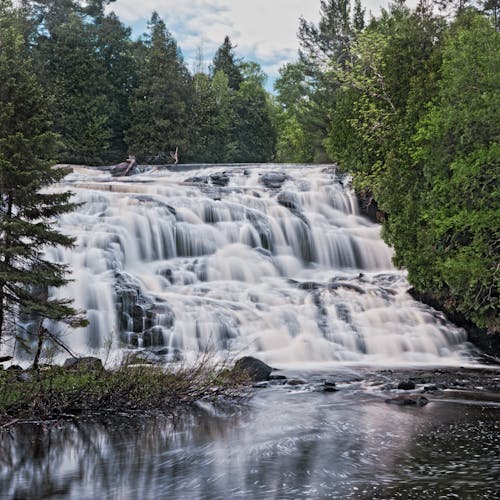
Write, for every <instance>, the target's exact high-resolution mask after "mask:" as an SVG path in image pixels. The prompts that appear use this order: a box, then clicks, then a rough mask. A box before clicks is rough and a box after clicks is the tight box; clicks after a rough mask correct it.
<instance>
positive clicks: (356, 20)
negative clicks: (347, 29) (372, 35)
mask: <svg viewBox="0 0 500 500" xmlns="http://www.w3.org/2000/svg"><path fill="white" fill-rule="evenodd" d="M365 12H366V9H363V7H362V5H361V0H354V13H353V19H352V27H353V30H354V32H355V33H361V32H362V31H363V30H364V29H365Z"/></svg>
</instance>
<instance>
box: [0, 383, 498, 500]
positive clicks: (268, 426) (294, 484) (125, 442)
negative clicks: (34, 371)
mask: <svg viewBox="0 0 500 500" xmlns="http://www.w3.org/2000/svg"><path fill="white" fill-rule="evenodd" d="M499 415H500V411H499V408H498V406H497V405H485V404H481V403H475V404H470V403H465V402H459V401H456V400H455V401H433V402H432V403H431V404H429V405H427V406H426V407H424V408H407V407H395V406H392V405H387V404H385V403H384V402H383V399H381V398H380V397H378V396H377V395H375V394H369V393H362V392H360V391H349V390H344V391H339V392H338V393H333V394H321V393H317V392H308V391H305V390H289V389H286V388H284V387H278V388H272V389H266V390H264V391H262V392H260V393H258V394H257V395H256V397H255V398H254V400H253V401H252V402H251V404H250V406H249V407H248V408H245V409H239V410H238V411H234V412H232V413H228V412H226V413H224V414H221V413H220V412H216V411H214V410H213V409H210V408H198V409H197V410H195V411H193V412H192V413H190V414H189V415H184V416H183V417H181V418H179V419H177V420H176V421H172V420H165V419H156V420H151V419H139V418H137V419H126V418H113V419H108V420H101V421H99V422H86V423H80V424H77V423H70V424H63V425H60V426H53V427H52V426H51V427H41V426H29V425H23V426H21V427H17V428H13V429H12V430H11V431H10V432H8V433H4V434H2V435H1V437H0V492H1V498H9V499H11V498H16V499H21V498H79V499H84V498H100V499H108V498H109V499H129V498H141V499H149V498H151V499H153V498H170V499H177V498H178V499H185V498H190V499H195V498H203V499H228V498H265V499H267V498H269V499H270V498H276V499H289V498H361V499H363V498H366V499H368V498H385V499H388V498H441V497H443V498H456V497H457V495H458V497H459V498H474V499H476V498H495V494H496V479H497V478H498V477H499V474H500V459H499V455H500V445H499V441H498V435H499V432H498V431H499V418H498V417H499Z"/></svg>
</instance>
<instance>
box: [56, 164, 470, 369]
mask: <svg viewBox="0 0 500 500" xmlns="http://www.w3.org/2000/svg"><path fill="white" fill-rule="evenodd" d="M68 188H70V189H71V190H72V191H73V192H74V193H75V198H74V200H75V201H76V202H78V203H80V204H81V205H80V207H79V208H78V209H77V210H76V211H75V212H73V213H70V214H66V215H64V216H63V217H62V218H61V227H62V229H63V231H64V232H66V233H68V234H71V235H73V236H75V237H76V243H77V244H76V248H74V249H71V250H68V249H60V248H55V249H50V250H49V251H48V253H49V258H51V259H53V260H56V261H59V262H65V263H67V264H68V265H69V266H70V268H71V269H72V275H71V279H72V280H73V281H71V282H70V283H69V284H68V285H67V286H66V287H64V288H62V289H58V290H54V291H52V293H53V294H55V295H57V296H60V297H73V298H74V299H75V305H76V307H78V308H82V309H85V310H87V314H88V319H89V321H90V324H89V326H88V327H87V328H84V329H79V330H77V331H75V332H68V333H67V335H65V337H64V340H65V342H67V343H68V344H69V345H70V347H71V348H72V349H74V350H75V351H76V352H88V351H89V350H97V351H98V350H100V349H104V348H105V346H106V345H107V344H110V345H112V346H113V348H116V349H120V348H122V347H134V348H137V347H138V348H151V349H153V350H154V351H155V352H157V353H159V354H161V355H165V356H170V357H174V358H175V357H182V356H185V355H188V354H189V353H196V352H198V351H201V350H204V349H206V348H214V349H215V350H218V351H230V352H234V353H241V354H243V353H246V354H248V353H249V354H254V355H257V356H258V357H260V358H261V359H263V360H265V361H268V362H274V363H280V362H281V363H299V362H321V361H324V362H331V361H341V362H363V363H364V362H391V361H392V362H427V363H432V362H436V361H439V362H440V363H442V362H443V361H444V360H449V359H459V356H460V351H461V350H463V347H464V342H465V332H464V331H463V330H461V329H459V328H457V327H455V326H454V325H452V324H450V323H448V322H446V321H445V319H444V318H443V317H442V315H440V314H439V313H437V312H436V311H434V310H432V309H431V308H429V307H427V306H425V305H423V304H420V303H418V302H416V301H414V300H413V299H412V298H411V297H410V295H409V294H408V293H407V290H408V288H409V285H408V283H407V281H406V278H405V273H404V272H402V271H399V270H396V269H395V268H394V267H393V266H392V264H391V257H392V252H391V249H390V248H389V247H388V246H386V245H385V243H384V242H383V241H382V240H381V238H380V227H379V226H378V225H376V224H373V223H371V222H370V221H369V220H367V219H366V218H364V217H362V216H360V215H359V213H358V204H357V200H356V197H355V195H354V193H353V191H352V190H351V188H350V187H349V183H348V179H347V178H346V177H345V176H339V175H337V174H336V172H335V169H334V168H333V167H331V166H330V167H328V166H292V165H251V166H244V167H243V166H232V167H231V166H224V165H220V166H209V167H203V168H202V167H199V168H193V169H192V170H190V171H184V170H180V168H179V169H175V168H174V167H172V168H171V169H169V170H167V169H156V170H154V169H152V170H150V171H149V172H144V173H142V174H139V175H135V176H133V177H124V178H113V177H111V175H110V174H109V172H106V171H100V170H96V169H84V168H79V169H76V170H75V171H74V172H73V173H72V174H70V175H69V176H68V177H67V178H66V179H65V181H64V183H63V184H62V185H61V186H59V187H58V188H57V189H68Z"/></svg>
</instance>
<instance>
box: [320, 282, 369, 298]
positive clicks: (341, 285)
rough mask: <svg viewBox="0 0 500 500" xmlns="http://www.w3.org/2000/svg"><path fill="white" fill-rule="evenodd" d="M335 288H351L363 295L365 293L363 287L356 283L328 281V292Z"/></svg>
mask: <svg viewBox="0 0 500 500" xmlns="http://www.w3.org/2000/svg"><path fill="white" fill-rule="evenodd" d="M337 288H345V289H346V290H353V291H355V292H358V293H360V294H362V295H364V294H365V293H366V292H365V291H364V290H363V288H361V287H360V286H358V285H354V284H352V283H343V282H341V283H328V290H330V292H333V291H334V290H336V289H337Z"/></svg>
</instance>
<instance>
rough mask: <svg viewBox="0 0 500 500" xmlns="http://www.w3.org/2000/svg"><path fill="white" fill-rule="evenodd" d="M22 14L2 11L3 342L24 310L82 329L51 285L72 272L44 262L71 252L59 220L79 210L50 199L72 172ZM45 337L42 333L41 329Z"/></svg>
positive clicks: (65, 200) (64, 198)
mask: <svg viewBox="0 0 500 500" xmlns="http://www.w3.org/2000/svg"><path fill="white" fill-rule="evenodd" d="M19 26H20V23H19V19H18V11H16V10H15V9H13V8H12V7H10V6H6V2H3V5H2V6H1V8H0V72H1V74H2V75H3V80H2V85H1V91H0V338H2V336H3V335H4V333H5V332H6V331H13V330H14V328H15V324H16V318H17V316H18V314H19V313H20V311H22V310H24V311H28V312H29V313H34V314H36V315H37V316H38V317H40V318H41V320H42V321H43V318H49V319H51V320H57V321H64V322H67V323H69V324H71V325H74V326H76V325H81V324H83V323H84V320H83V317H82V315H81V314H79V313H78V312H77V311H75V310H74V309H73V308H72V307H71V306H70V303H71V301H70V300H53V299H51V298H50V296H49V294H48V288H49V287H60V286H62V285H64V284H65V283H66V282H67V280H66V278H65V273H66V267H65V266H64V265H61V264H57V263H53V262H49V261H48V260H46V259H45V258H44V254H43V251H44V248H46V247H47V246H53V245H62V246H65V247H69V246H71V245H72V244H73V239H72V238H70V237H68V236H65V235H63V234H61V233H60V232H59V231H57V230H56V229H55V228H54V225H53V224H54V218H56V217H57V216H59V215H61V214H64V213H66V212H68V211H70V210H72V209H73V208H74V205H73V204H71V203H70V202H69V199H70V196H71V193H69V192H63V193H47V192H45V191H42V189H43V188H45V187H46V186H48V185H50V184H52V183H54V182H57V181H59V180H60V179H61V178H62V177H64V176H65V175H66V174H67V170H64V169H54V168H52V167H51V163H50V161H49V159H50V158H51V157H52V156H53V155H54V154H55V151H56V147H57V138H56V136H55V135H54V134H53V133H52V132H51V131H50V122H49V120H48V117H49V111H48V109H47V105H46V103H47V101H48V96H47V95H46V94H45V93H44V91H43V89H42V87H41V85H40V84H39V82H38V81H37V79H36V77H35V75H34V74H33V62H32V59H31V57H30V52H29V49H28V45H27V43H26V41H25V39H24V37H23V32H22V30H21V29H20V28H19ZM40 331H43V330H40Z"/></svg>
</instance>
